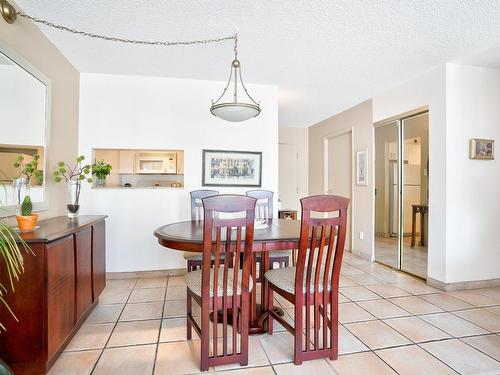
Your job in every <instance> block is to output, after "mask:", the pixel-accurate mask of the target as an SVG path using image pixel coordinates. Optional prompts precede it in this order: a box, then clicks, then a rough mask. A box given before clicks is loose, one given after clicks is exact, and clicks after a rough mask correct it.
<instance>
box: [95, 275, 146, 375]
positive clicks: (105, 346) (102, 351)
mask: <svg viewBox="0 0 500 375" xmlns="http://www.w3.org/2000/svg"><path fill="white" fill-rule="evenodd" d="M137 282H138V279H136V280H135V283H134V286H133V287H132V289H130V292H129V294H128V297H127V299H126V301H125V303H124V305H123V308H122V310H121V311H120V314H119V315H118V318H117V319H116V322H115V324H114V325H113V329H112V330H111V333H110V334H109V336H108V338H107V340H106V342H105V343H104V347H103V348H102V349H101V353H100V354H99V357H98V358H97V361H95V363H94V366H92V370H91V371H90V375H92V374H93V373H94V371H95V369H96V368H97V364H98V363H99V361H100V360H101V358H102V355H103V354H104V350H105V349H106V348H107V346H108V343H109V340H110V339H111V336H112V335H113V332H114V331H115V328H116V326H117V325H118V322H119V321H120V317H121V316H122V314H123V310H125V306H127V303H128V300H129V299H130V296H131V295H132V292H133V290H134V289H135V286H136V285H137Z"/></svg>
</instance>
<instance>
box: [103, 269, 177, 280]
mask: <svg viewBox="0 0 500 375" xmlns="http://www.w3.org/2000/svg"><path fill="white" fill-rule="evenodd" d="M185 274H186V269H185V268H177V269H172V270H155V271H131V272H106V279H107V280H116V279H150V278H153V277H165V276H182V275H185Z"/></svg>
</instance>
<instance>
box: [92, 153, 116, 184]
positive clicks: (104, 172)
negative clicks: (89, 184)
mask: <svg viewBox="0 0 500 375" xmlns="http://www.w3.org/2000/svg"><path fill="white" fill-rule="evenodd" d="M112 169H113V167H112V166H111V164H109V163H106V162H105V161H104V160H101V161H96V162H95V163H94V165H93V166H92V174H93V175H94V176H95V186H96V187H105V186H106V176H108V175H109V174H110V173H111V170H112Z"/></svg>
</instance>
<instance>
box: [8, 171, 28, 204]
mask: <svg viewBox="0 0 500 375" xmlns="http://www.w3.org/2000/svg"><path fill="white" fill-rule="evenodd" d="M29 194H30V187H29V183H28V180H27V179H26V178H25V177H20V178H15V179H14V180H12V203H13V204H21V203H22V202H23V200H24V197H25V196H27V195H29Z"/></svg>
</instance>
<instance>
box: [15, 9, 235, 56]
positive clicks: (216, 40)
mask: <svg viewBox="0 0 500 375" xmlns="http://www.w3.org/2000/svg"><path fill="white" fill-rule="evenodd" d="M16 13H17V15H18V16H19V17H23V18H27V19H30V20H32V21H33V22H36V23H40V24H42V25H45V26H48V27H52V28H54V29H58V30H62V31H66V32H69V33H72V34H77V35H81V36H85V37H89V38H94V39H101V40H106V41H109V42H119V43H129V44H138V45H148V46H164V47H172V46H191V45H196V44H209V43H220V42H224V41H226V40H235V41H236V40H237V39H238V31H236V32H235V33H234V34H233V35H231V36H224V37H220V38H211V39H199V40H186V41H173V42H170V41H161V40H137V39H126V38H118V37H113V36H106V35H100V34H95V33H90V32H86V31H81V30H76V29H73V28H71V27H67V26H63V25H58V24H55V23H53V22H50V21H46V20H43V19H40V18H37V17H33V16H30V15H29V14H26V13H23V12H16Z"/></svg>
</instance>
